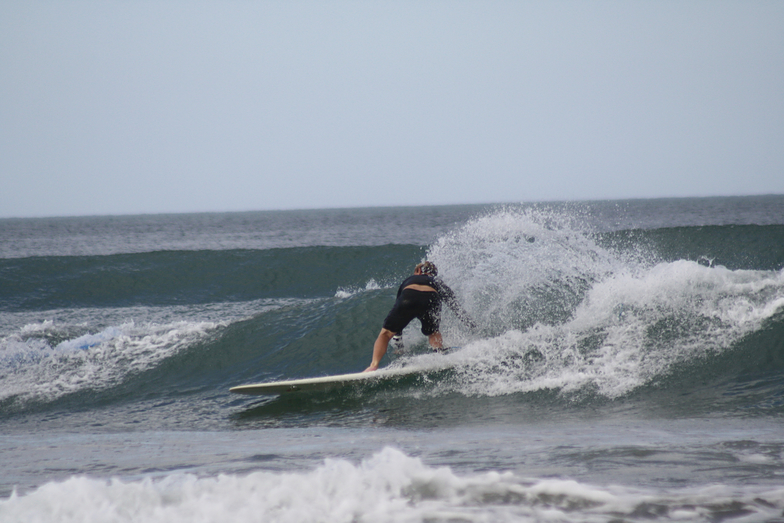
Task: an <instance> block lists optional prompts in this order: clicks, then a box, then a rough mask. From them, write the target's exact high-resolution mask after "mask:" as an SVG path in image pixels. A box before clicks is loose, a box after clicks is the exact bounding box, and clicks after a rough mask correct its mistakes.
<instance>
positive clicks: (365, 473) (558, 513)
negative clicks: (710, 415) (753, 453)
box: [0, 448, 784, 523]
mask: <svg viewBox="0 0 784 523" xmlns="http://www.w3.org/2000/svg"><path fill="white" fill-rule="evenodd" d="M782 507H784V488H781V487H778V488H765V487H749V488H742V487H741V488H738V487H732V488H731V487H725V486H720V485H710V486H704V487H696V488H690V489H684V490H669V491H664V490H662V491H657V490H651V489H639V488H628V487H622V486H615V485H606V486H599V485H590V484H585V483H581V482H578V481H574V480H569V479H552V478H551V479H527V478H522V477H519V476H517V475H515V474H512V473H510V472H500V471H491V472H487V473H484V474H473V475H460V474H456V473H455V472H453V471H452V470H451V469H449V468H446V467H441V468H435V467H430V466H427V465H425V464H424V463H422V461H420V460H419V459H417V458H412V457H409V456H407V455H405V454H404V453H402V452H400V451H398V450H395V449H392V448H386V449H384V450H382V451H380V452H378V453H377V454H375V455H374V456H372V457H370V458H369V459H366V460H364V461H362V462H361V463H359V464H353V463H350V462H348V461H345V460H340V459H327V460H326V461H325V462H324V464H323V465H321V466H319V467H318V468H316V469H314V470H312V471H309V472H302V473H273V472H265V471H257V472H253V473H250V474H247V475H237V474H222V475H218V476H210V477H199V476H197V475H194V474H171V475H168V476H165V477H163V478H156V479H153V478H145V479H142V480H120V479H112V480H108V481H107V480H103V479H91V478H88V477H73V478H71V479H69V480H66V481H64V482H56V483H55V482H52V483H47V484H45V485H43V486H41V487H40V488H38V489H37V490H35V491H32V492H30V493H28V494H24V495H17V494H13V495H12V496H11V497H10V498H8V499H5V500H0V520H2V521H4V522H7V523H16V522H19V523H37V522H41V523H44V522H45V523H70V522H80V523H81V522H89V521H95V522H98V521H100V522H106V523H124V522H144V523H155V522H162V523H163V522H165V523H177V522H180V521H182V522H188V523H192V522H204V523H208V522H216V523H217V522H220V523H222V522H224V521H253V522H270V523H273V522H275V523H276V522H281V523H284V522H297V523H305V522H329V523H341V522H346V523H349V522H374V523H375V522H422V521H466V522H496V521H502V522H503V521H515V522H527V521H562V522H565V521H570V522H581V521H607V520H608V519H624V520H647V519H649V518H650V517H652V516H655V518H656V519H659V520H665V521H666V520H689V521H712V520H715V519H717V518H718V517H726V516H736V517H742V520H743V521H765V520H770V519H771V518H775V517H777V516H779V515H780V513H781V510H782ZM730 512H731V514H730Z"/></svg>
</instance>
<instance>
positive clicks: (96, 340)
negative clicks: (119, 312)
mask: <svg viewBox="0 0 784 523" xmlns="http://www.w3.org/2000/svg"><path fill="white" fill-rule="evenodd" d="M219 326H220V324H218V323H214V322H187V321H180V322H174V323H170V324H164V325H158V324H136V323H134V322H128V323H124V324H122V325H119V326H110V327H106V328H104V329H103V330H100V331H98V332H88V333H86V334H82V335H80V336H76V337H71V336H73V332H74V330H75V329H77V328H78V326H62V325H59V324H57V323H55V322H52V321H50V320H46V321H44V322H41V323H36V324H28V325H26V326H25V327H24V328H22V329H21V332H20V333H19V334H18V335H13V336H9V337H6V338H5V339H3V340H2V344H1V345H2V346H1V347H0V348H1V349H2V350H0V381H2V383H3V387H2V389H1V391H0V399H6V398H16V400H17V401H25V400H30V399H35V400H43V401H50V400H52V399H55V398H58V397H60V396H63V395H65V394H69V393H73V392H77V391H80V390H84V389H90V390H101V389H105V388H107V387H111V386H113V385H116V384H118V383H120V382H122V380H124V379H125V378H127V377H128V376H130V375H134V374H138V373H140V372H143V371H145V370H147V369H150V368H153V367H154V366H156V365H158V364H159V363H160V362H161V361H162V360H164V359H165V358H168V357H171V356H173V355H174V354H177V353H178V352H179V351H181V350H183V349H185V348H187V347H189V346H191V345H192V344H193V343H196V342H197V341H199V340H201V339H204V338H205V336H207V335H209V333H210V332H212V331H214V330H215V329H216V328H218V327H219ZM81 328H82V329H83V328H84V327H81ZM63 338H64V339H63ZM60 339H62V341H57V340H60Z"/></svg>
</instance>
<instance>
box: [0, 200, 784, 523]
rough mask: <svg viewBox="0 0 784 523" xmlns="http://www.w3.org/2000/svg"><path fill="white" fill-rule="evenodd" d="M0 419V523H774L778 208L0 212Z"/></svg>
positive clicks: (780, 364) (779, 515)
mask: <svg viewBox="0 0 784 523" xmlns="http://www.w3.org/2000/svg"><path fill="white" fill-rule="evenodd" d="M423 259H429V260H432V261H433V262H435V263H436V264H437V265H438V267H439V273H440V274H441V275H442V276H443V278H444V281H445V282H446V283H447V284H448V285H449V286H450V287H452V288H453V289H454V290H455V292H456V294H457V295H458V297H459V299H460V301H461V304H462V305H463V306H464V308H465V309H466V310H467V311H468V312H469V313H470V314H471V316H472V317H473V318H474V319H475V320H476V322H477V323H478V324H479V328H478V329H476V330H470V329H468V328H467V327H466V326H465V325H464V324H462V323H461V322H460V321H459V320H458V319H457V318H455V317H454V316H453V315H452V314H451V313H450V312H449V311H445V312H444V318H443V322H442V329H443V334H444V338H445V340H446V341H447V343H448V344H449V345H451V346H453V347H457V348H456V349H454V350H452V351H450V352H449V353H448V354H436V353H433V352H431V351H430V350H429V349H428V347H427V344H426V338H425V337H424V336H423V335H422V334H421V333H420V332H419V329H418V324H416V322H414V324H412V325H410V326H409V327H408V328H407V329H406V330H405V331H404V333H403V339H402V343H401V344H399V345H395V346H393V347H391V348H390V351H389V353H388V356H387V357H386V358H385V359H384V361H383V362H382V366H389V367H398V366H407V367H412V368H417V369H419V372H418V373H417V374H415V375H413V376H410V377H406V378H403V379H399V380H393V381H390V382H381V383H368V384H358V385H355V386H351V387H347V388H345V389H341V390H333V391H327V392H318V393H307V394H294V395H287V396H270V397H245V396H237V395H233V394H230V393H229V392H228V389H229V388H230V387H231V386H234V385H239V384H245V383H253V382H261V381H274V380H278V379H294V378H301V377H312V376H324V375H329V374H339V373H347V372H356V371H360V370H362V369H364V368H365V367H366V366H367V364H368V362H369V360H370V352H371V348H372V343H373V340H374V339H375V336H376V334H377V333H378V330H379V329H380V326H381V322H382V320H383V318H384V316H385V315H386V313H387V312H388V310H389V307H391V305H392V302H393V301H394V296H395V292H396V290H397V285H398V284H399V283H400V281H402V279H403V278H405V277H406V276H407V275H408V274H410V272H411V271H412V270H413V266H414V265H415V264H416V263H417V262H419V261H421V260H423ZM0 427H2V431H0V463H2V472H0V521H3V522H6V521H8V522H16V521H19V522H21V521H25V522H28V521H47V522H51V521H64V522H65V521H101V522H103V521H111V522H114V521H116V522H132V521H133V522H135V521H145V522H148V521H167V522H177V521H189V522H191V521H204V522H211V521H226V520H229V519H235V518H236V519H242V520H247V521H264V522H270V521H275V522H278V521H280V522H289V521H291V522H295V521H296V522H302V521H307V522H309V521H313V522H320V521H324V522H327V521H329V522H334V521H338V522H341V521H345V522H355V521H357V522H358V521H368V522H370V521H373V522H375V521H395V522H398V521H411V522H419V521H422V522H424V521H470V522H474V521H476V522H484V521H488V522H489V521H652V520H654V521H658V520H660V521H784V430H783V429H784V197H782V196H756V197H733V198H691V199H662V200H631V201H611V202H576V203H551V204H518V205H485V206H478V205H473V206H448V207H410V208H379V209H332V210H310V211H275V212H255V213H228V214H219V213H218V214H192V215H156V216H125V217H123V216H113V217H100V216H94V217H89V216H88V217H69V218H40V219H6V220H0Z"/></svg>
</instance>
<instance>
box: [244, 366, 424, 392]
mask: <svg viewBox="0 0 784 523" xmlns="http://www.w3.org/2000/svg"><path fill="white" fill-rule="evenodd" d="M419 372H422V369H414V368H412V367H401V368H396V369H381V370H377V371H373V372H353V373H350V374H337V375H334V376H319V377H315V378H301V379H295V380H284V381H270V382H265V383H252V384H249V385H238V386H236V387H232V388H230V389H229V392H233V393H235V394H249V395H255V396H260V395H266V394H284V393H287V392H305V391H310V390H324V389H329V388H333V387H341V386H344V385H346V384H347V383H351V382H364V381H379V380H384V379H389V378H394V377H399V376H406V375H409V374H417V373H419Z"/></svg>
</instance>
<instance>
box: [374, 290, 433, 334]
mask: <svg viewBox="0 0 784 523" xmlns="http://www.w3.org/2000/svg"><path fill="white" fill-rule="evenodd" d="M414 318H417V319H418V320H419V321H420V322H422V334H424V335H425V336H430V335H431V334H435V333H436V332H438V327H439V320H440V318H441V297H440V296H439V295H438V293H437V292H434V291H417V290H414V289H403V292H401V293H400V296H398V298H397V301H395V305H394V306H392V310H391V311H389V314H387V317H386V319H385V320H384V328H385V329H387V330H390V331H392V332H394V333H395V334H400V333H401V332H403V329H404V328H405V327H406V325H408V324H409V323H411V320H413V319H414Z"/></svg>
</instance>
